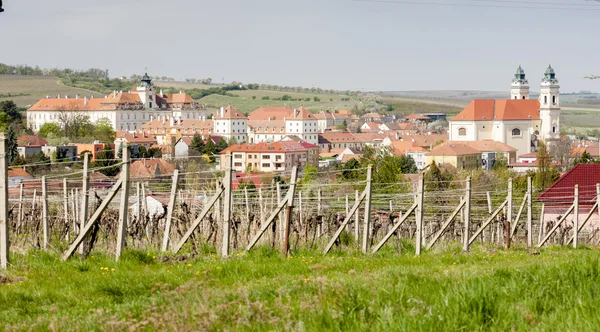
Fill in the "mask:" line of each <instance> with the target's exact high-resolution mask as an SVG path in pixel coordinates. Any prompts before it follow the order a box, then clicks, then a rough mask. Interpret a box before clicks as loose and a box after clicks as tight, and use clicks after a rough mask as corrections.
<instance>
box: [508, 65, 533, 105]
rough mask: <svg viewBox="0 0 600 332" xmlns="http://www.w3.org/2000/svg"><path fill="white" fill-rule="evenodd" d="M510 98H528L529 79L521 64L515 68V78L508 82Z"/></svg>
mask: <svg viewBox="0 0 600 332" xmlns="http://www.w3.org/2000/svg"><path fill="white" fill-rule="evenodd" d="M510 99H529V81H527V78H526V77H525V71H524V70H523V68H522V67H521V65H519V68H517V72H516V73H515V78H514V79H513V80H512V82H511V84H510Z"/></svg>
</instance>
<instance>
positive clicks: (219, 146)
mask: <svg viewBox="0 0 600 332" xmlns="http://www.w3.org/2000/svg"><path fill="white" fill-rule="evenodd" d="M232 138H233V137H232ZM228 146H229V144H227V140H225V137H221V138H220V139H219V141H218V142H217V145H216V153H220V152H221V151H223V150H225V149H227V147H228Z"/></svg>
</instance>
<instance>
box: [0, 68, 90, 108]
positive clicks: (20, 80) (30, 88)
mask: <svg viewBox="0 0 600 332" xmlns="http://www.w3.org/2000/svg"><path fill="white" fill-rule="evenodd" d="M9 94H10V95H11V96H8V95H9ZM76 94H79V95H81V96H91V95H94V96H95V97H100V96H101V95H100V94H98V93H95V92H91V91H88V90H84V89H77V88H72V87H68V86H64V85H62V84H61V83H59V82H58V78H56V77H51V76H16V75H0V101H3V100H13V101H14V102H15V103H16V104H17V105H18V106H21V107H26V106H28V105H33V104H35V103H36V102H37V101H39V100H40V99H42V98H44V97H46V96H47V95H50V96H54V97H56V96H57V95H61V96H65V95H68V96H70V97H75V95H76ZM15 95H18V96H15Z"/></svg>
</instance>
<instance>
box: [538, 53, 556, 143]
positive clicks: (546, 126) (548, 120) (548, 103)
mask: <svg viewBox="0 0 600 332" xmlns="http://www.w3.org/2000/svg"><path fill="white" fill-rule="evenodd" d="M559 89H560V86H559V85H558V79H557V78H556V73H555V72H554V69H553V68H552V66H550V65H549V66H548V69H546V73H544V78H543V79H542V84H541V86H540V119H541V120H542V130H541V132H540V135H541V138H542V139H543V140H547V139H553V138H558V137H559V136H560V100H559Z"/></svg>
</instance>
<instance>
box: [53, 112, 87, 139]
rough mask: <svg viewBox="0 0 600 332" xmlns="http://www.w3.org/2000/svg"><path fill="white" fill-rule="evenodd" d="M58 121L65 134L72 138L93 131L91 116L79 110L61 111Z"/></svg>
mask: <svg viewBox="0 0 600 332" xmlns="http://www.w3.org/2000/svg"><path fill="white" fill-rule="evenodd" d="M58 123H59V125H60V127H61V129H62V131H63V134H64V135H65V136H66V137H68V138H70V139H71V140H75V139H77V138H79V137H83V136H85V135H86V134H89V133H92V132H93V125H92V123H91V122H90V117H89V116H87V115H84V114H82V113H79V112H61V113H60V114H59V115H58Z"/></svg>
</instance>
